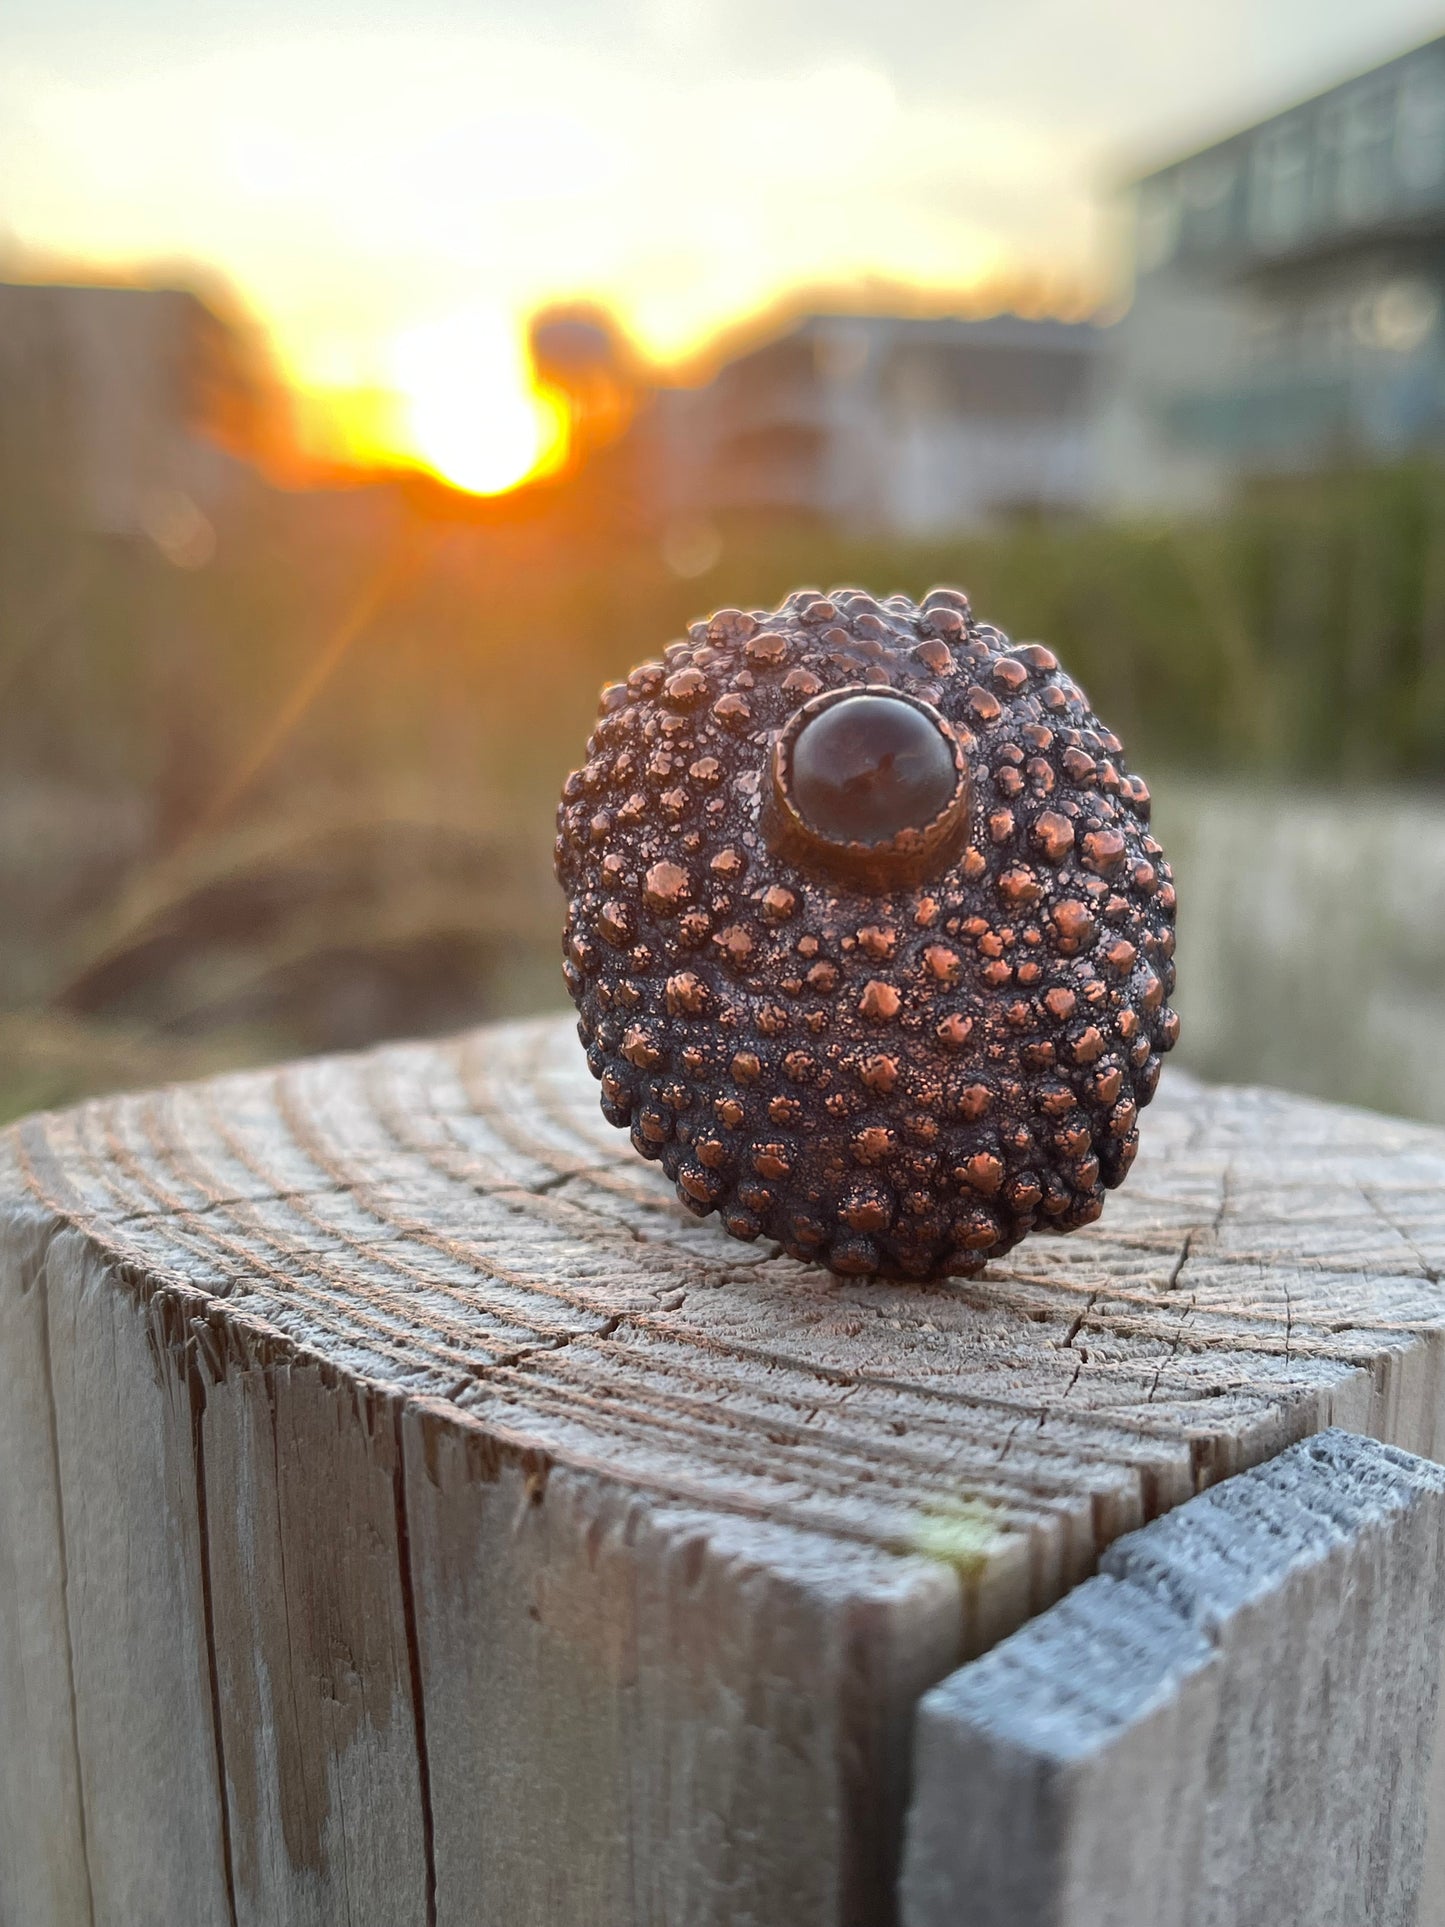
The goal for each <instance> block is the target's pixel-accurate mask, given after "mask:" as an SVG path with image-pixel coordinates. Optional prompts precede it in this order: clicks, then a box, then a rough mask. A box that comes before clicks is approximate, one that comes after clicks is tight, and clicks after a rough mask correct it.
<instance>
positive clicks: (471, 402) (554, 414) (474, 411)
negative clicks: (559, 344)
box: [392, 309, 567, 495]
mask: <svg viewBox="0 0 1445 1927" xmlns="http://www.w3.org/2000/svg"><path fill="white" fill-rule="evenodd" d="M392 372H393V379H394V385H395V389H396V392H397V396H398V399H399V401H400V404H401V423H400V426H401V433H402V437H403V439H404V441H405V443H406V446H407V448H408V450H409V452H410V453H411V454H412V456H413V457H414V458H415V459H416V460H417V461H419V462H420V463H421V464H422V465H423V466H425V467H426V468H429V469H430V470H431V471H432V472H433V473H434V474H436V475H439V476H440V477H441V478H442V480H443V481H446V482H450V483H451V484H452V485H453V486H454V487H456V488H459V489H463V490H465V491H466V493H468V494H469V495H501V494H503V493H505V491H506V490H507V489H511V488H515V487H516V486H517V485H518V483H520V482H526V481H531V480H533V479H535V478H536V477H538V476H542V475H548V474H551V473H554V472H555V471H556V470H557V469H558V468H560V467H561V466H562V464H563V462H564V461H565V459H566V455H567V411H566V408H565V406H564V404H563V403H562V401H561V400H560V398H559V397H557V396H555V395H553V394H551V393H549V392H548V391H547V390H546V389H544V388H541V387H539V386H538V384H537V380H536V377H535V374H534V372H533V369H532V366H531V363H530V361H529V360H528V357H527V352H526V348H525V346H524V344H523V341H522V339H521V336H520V335H519V333H518V331H517V330H516V329H515V328H513V327H512V326H511V325H510V324H509V322H508V320H507V318H506V317H505V316H504V315H502V314H500V313H498V312H496V311H494V310H490V309H471V310H468V311H467V312H466V313H463V314H457V315H452V316H449V317H448V318H447V319H446V320H444V321H436V322H430V323H428V324H427V325H425V326H424V327H420V328H416V329H413V330H412V331H411V332H410V333H409V334H406V335H404V336H403V337H402V338H401V340H400V341H398V342H397V344H396V349H395V353H394V355H393V370H392Z"/></svg>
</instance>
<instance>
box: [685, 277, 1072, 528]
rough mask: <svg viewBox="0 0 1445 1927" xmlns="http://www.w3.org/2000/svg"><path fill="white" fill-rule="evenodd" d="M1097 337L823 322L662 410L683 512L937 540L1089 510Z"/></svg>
mask: <svg viewBox="0 0 1445 1927" xmlns="http://www.w3.org/2000/svg"><path fill="white" fill-rule="evenodd" d="M1098 344H1099V330H1098V329H1097V328H1095V327H1093V326H1092V325H1090V324H1088V323H1073V322H1062V321H1030V320H1023V319H1021V318H1020V317H1018V316H1016V315H999V316H995V317H993V318H992V319H989V320H979V321H966V320H957V319H942V320H923V319H916V318H911V317H901V316H897V315H814V316H811V317H809V318H808V319H806V320H804V321H801V322H800V323H798V324H797V325H796V326H795V327H793V328H792V329H790V330H789V331H788V332H786V333H784V334H782V335H780V336H778V337H776V338H774V339H773V340H770V341H767V342H765V343H763V344H762V345H761V346H759V347H757V348H755V349H753V350H752V351H750V352H749V353H746V354H742V355H740V356H738V357H737V358H736V359H734V360H732V361H729V362H727V363H726V364H725V365H724V366H723V367H722V368H721V369H720V370H719V371H718V373H717V375H716V376H715V377H714V379H713V380H712V381H711V382H710V383H708V384H707V386H705V387H703V388H697V389H691V390H687V389H678V390H673V391H671V392H670V393H665V394H664V395H662V396H660V397H659V398H658V400H659V403H660V407H659V409H658V410H657V411H655V414H654V419H653V421H652V423H651V424H650V426H651V428H652V431H653V433H654V434H657V435H659V436H660V439H661V442H662V446H663V459H662V465H661V472H662V476H663V478H664V479H663V483H662V486H663V489H664V493H665V497H666V499H667V501H668V502H669V503H670V505H671V506H672V508H673V509H674V510H675V511H677V512H680V513H687V514H692V515H695V516H727V515H732V514H748V513H757V514H765V515H769V516H778V515H789V516H796V517H800V518H804V519H810V520H817V521H825V522H831V523H835V524H841V525H844V526H848V527H853V528H859V529H865V530H870V531H879V532H887V533H893V534H899V535H904V536H916V537H926V536H931V535H939V534H947V533H949V532H951V531H954V530H957V529H959V528H961V527H973V526H976V525H978V524H980V523H982V522H986V521H987V520H989V519H990V518H991V517H994V516H998V515H1001V514H1007V513H1018V512H1035V511H1040V510H1054V511H1059V510H1069V509H1077V508H1080V507H1081V506H1082V505H1083V504H1084V502H1085V501H1086V500H1087V498H1088V495H1089V493H1090V490H1091V487H1092V479H1093V478H1092V474H1091V470H1090V452H1091V440H1090V426H1089V425H1090V413H1091V405H1092V385H1093V375H1094V367H1095V361H1096V357H1097V351H1098Z"/></svg>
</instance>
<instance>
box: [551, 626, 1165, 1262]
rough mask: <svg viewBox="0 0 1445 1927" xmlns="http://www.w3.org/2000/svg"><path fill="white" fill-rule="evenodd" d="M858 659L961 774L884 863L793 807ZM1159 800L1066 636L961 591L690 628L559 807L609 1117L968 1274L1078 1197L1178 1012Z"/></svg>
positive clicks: (589, 1021)
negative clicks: (809, 726)
mask: <svg viewBox="0 0 1445 1927" xmlns="http://www.w3.org/2000/svg"><path fill="white" fill-rule="evenodd" d="M869 685H875V686H878V687H880V688H887V689H890V690H892V691H894V692H896V693H897V694H898V695H901V696H904V697H908V698H912V699H913V700H914V702H915V703H919V704H923V705H926V706H927V710H928V712H929V713H930V714H932V715H934V716H936V718H937V719H938V722H937V726H938V727H939V728H940V729H941V730H942V731H944V732H945V733H946V736H947V737H948V738H949V739H951V742H953V743H956V745H957V762H958V767H959V772H960V788H959V791H958V794H957V798H956V800H955V804H954V806H953V817H952V818H949V819H948V820H945V817H946V816H947V813H946V812H945V814H944V816H941V817H940V818H939V820H938V821H937V822H936V823H934V824H932V825H929V826H925V825H919V826H917V835H916V836H905V837H903V838H902V839H900V848H899V850H898V851H897V852H896V853H895V855H894V856H893V857H890V855H889V853H888V852H886V851H885V852H883V853H882V855H881V857H880V854H879V852H877V851H870V850H867V849H864V848H859V847H857V846H855V848H854V852H853V857H852V859H850V858H849V856H848V853H847V852H843V853H842V857H841V861H840V853H839V851H838V850H837V849H836V847H835V848H833V849H831V850H830V849H826V848H824V847H822V846H821V845H819V846H818V847H814V848H810V847H809V841H808V837H807V835H806V826H804V828H803V831H802V832H800V830H799V826H798V825H797V823H796V822H795V821H793V822H790V816H791V812H790V807H789V796H788V773H787V755H786V744H787V742H788V741H790V740H793V739H794V738H795V737H796V735H797V732H798V729H799V728H800V727H801V726H802V725H800V724H799V723H798V722H797V721H795V720H794V719H795V717H796V715H797V712H798V711H799V710H800V709H802V708H803V707H804V706H805V705H809V704H811V703H813V701H814V699H816V698H819V697H821V696H822V695H823V694H824V693H825V692H827V691H838V690H844V689H850V688H864V687H867V686H869ZM790 723H791V724H792V728H791V730H790V729H789V725H790ZM780 743H781V744H782V745H783V748H781V749H780ZM955 819H956V820H955ZM1148 820H1149V792H1148V790H1147V788H1146V787H1145V785H1144V784H1143V782H1141V781H1140V779H1139V778H1138V777H1137V776H1132V775H1130V774H1129V773H1128V772H1127V770H1126V769H1125V765H1124V761H1123V757H1122V755H1121V754H1120V744H1119V741H1118V738H1117V737H1115V736H1113V735H1112V734H1111V733H1110V732H1109V731H1108V730H1107V729H1106V728H1105V727H1104V726H1103V724H1102V723H1100V722H1099V720H1098V718H1097V717H1096V716H1094V715H1093V713H1092V712H1091V711H1090V709H1089V707H1088V704H1087V702H1086V701H1085V698H1084V696H1083V694H1082V692H1081V691H1080V690H1079V688H1078V687H1077V685H1076V684H1075V683H1073V682H1072V681H1071V680H1070V679H1069V677H1068V676H1067V675H1065V674H1064V673H1063V671H1062V670H1061V669H1060V668H1059V665H1058V662H1057V661H1056V659H1055V657H1054V656H1053V655H1052V654H1051V652H1050V651H1049V650H1047V649H1044V648H1041V647H1040V646H1038V645H1037V644H1026V645H1024V646H1021V647H1019V648H1014V647H1013V646H1012V645H1011V644H1010V642H1009V640H1008V638H1007V637H1006V636H1004V635H1002V634H1000V632H999V631H998V630H997V629H993V628H990V627H987V626H986V625H984V624H981V623H978V622H976V621H975V620H974V619H973V616H972V614H971V613H970V610H969V605H968V600H967V598H966V597H965V596H963V595H961V594H960V593H959V592H958V591H956V590H953V589H936V590H934V591H933V593H932V594H931V595H929V596H928V597H927V598H926V599H925V600H924V602H923V604H922V606H921V607H915V606H914V604H913V603H912V602H910V601H908V600H907V598H906V597H903V596H890V597H889V598H888V599H887V600H886V601H883V602H880V601H877V600H875V599H874V598H873V597H872V596H869V595H866V594H864V593H863V592H861V591H859V590H837V591H834V592H832V593H831V594H829V595H826V596H824V595H821V594H819V593H817V592H816V591H811V590H802V591H799V592H798V593H797V594H795V595H792V596H790V597H789V598H788V600H787V601H786V602H785V603H784V604H783V605H782V607H781V608H780V609H778V610H776V611H773V612H771V613H768V612H764V611H761V610H759V611H754V612H753V613H751V614H748V613H744V612H742V611H739V610H736V609H727V610H723V611H722V612H721V613H720V614H718V615H715V616H714V617H713V618H712V620H711V621H710V622H699V623H695V624H693V626H692V628H691V629H690V630H689V632H688V638H687V640H686V641H684V642H676V643H674V644H672V646H671V647H670V648H669V649H668V650H667V651H666V653H665V656H664V659H663V661H662V662H660V663H658V662H650V663H644V664H643V665H642V667H641V668H639V669H634V670H633V672H632V674H631V675H630V676H629V677H628V679H627V682H626V683H625V684H621V683H618V684H614V685H612V686H611V687H610V688H608V689H606V690H604V691H603V694H602V702H601V709H600V714H599V720H598V723H597V727H596V730H595V731H594V733H593V735H592V738H591V740H590V741H589V743H588V761H587V763H586V764H585V765H584V767H583V768H582V769H580V770H578V771H576V772H574V774H573V775H572V776H570V777H569V778H568V779H567V784H566V788H565V790H564V792H563V797H562V803H561V806H560V809H559V812H558V828H559V832H560V833H559V836H558V839H557V875H558V878H559V880H560V882H561V884H562V887H563V889H564V890H565V891H566V893H567V897H568V917H567V929H566V935H565V939H564V944H565V955H566V964H565V970H566V977H567V984H568V988H569V989H570V991H571V993H572V996H573V999H574V1001H575V1002H576V1004H577V1007H578V1010H579V1011H580V1013H581V1017H580V1022H579V1024H578V1029H579V1031H580V1033H581V1036H582V1041H583V1043H584V1044H585V1045H586V1047H587V1061H588V1063H589V1064H590V1065H591V1067H592V1070H593V1072H594V1074H595V1075H596V1076H597V1077H598V1078H600V1079H601V1082H602V1108H603V1111H604V1112H605V1114H606V1115H607V1117H608V1118H609V1119H610V1120H611V1121H612V1122H613V1123H614V1124H617V1125H628V1126H630V1127H631V1132H632V1141H633V1143H634V1144H635V1145H636V1147H637V1149H638V1150H639V1151H640V1152H641V1153H642V1155H643V1156H644V1157H648V1158H658V1159H660V1160H661V1162H662V1164H663V1167H664V1169H665V1170H666V1171H667V1174H668V1176H669V1177H670V1178H672V1179H673V1180H674V1182H675V1183H676V1186H677V1192H678V1196H679V1197H680V1198H681V1199H682V1201H683V1203H684V1204H686V1205H687V1206H688V1207H689V1208H690V1209H691V1210H693V1211H695V1212H696V1213H698V1215H699V1216H702V1215H705V1214H706V1213H708V1212H710V1211H718V1212H720V1213H721V1214H722V1219H723V1222H724V1224H725V1225H726V1226H727V1229H728V1230H729V1231H730V1232H732V1233H733V1234H734V1236H736V1237H740V1238H756V1237H758V1236H759V1235H763V1236H766V1237H768V1238H772V1239H776V1240H777V1241H778V1242H779V1243H780V1244H781V1245H782V1246H783V1247H784V1248H785V1249H786V1250H787V1251H789V1252H791V1253H792V1254H793V1255H794V1256H796V1257H799V1258H808V1259H814V1260H816V1261H818V1262H819V1263H821V1264H826V1265H829V1266H831V1267H832V1269H833V1270H835V1271H842V1272H854V1273H865V1274H866V1273H873V1272H877V1273H881V1274H882V1275H883V1276H885V1277H901V1278H925V1277H930V1276H936V1275H939V1274H942V1273H953V1274H956V1275H965V1276H966V1275H971V1274H973V1273H976V1272H978V1271H980V1270H982V1268H983V1266H984V1264H985V1263H986V1262H987V1260H988V1259H989V1258H991V1257H995V1256H997V1255H998V1254H999V1253H1001V1252H1004V1251H1007V1250H1008V1249H1009V1247H1010V1246H1012V1245H1014V1244H1016V1243H1017V1242H1018V1240H1019V1239H1020V1238H1021V1237H1023V1236H1024V1234H1025V1233H1026V1232H1028V1231H1030V1230H1033V1229H1035V1228H1039V1229H1049V1230H1055V1231H1068V1230H1072V1229H1073V1228H1074V1227H1075V1226H1077V1225H1081V1224H1087V1223H1089V1222H1090V1221H1091V1220H1092V1219H1094V1218H1096V1217H1098V1215H1099V1212H1100V1210H1101V1209H1102V1207H1103V1197H1104V1190H1105V1188H1106V1187H1108V1186H1111V1185H1116V1184H1118V1183H1119V1182H1120V1181H1121V1180H1122V1179H1123V1177H1124V1174H1125V1173H1126V1172H1127V1170H1128V1169H1129V1165H1130V1163H1131V1161H1132V1160H1133V1157H1134V1153H1135V1150H1136V1148H1137V1145H1138V1132H1137V1128H1136V1125H1137V1118H1138V1113H1139V1109H1140V1107H1141V1106H1142V1105H1144V1104H1147V1103H1148V1101H1149V1099H1150V1098H1151V1097H1152V1096H1153V1094H1154V1089H1155V1086H1156V1084H1157V1083H1158V1079H1159V1061H1160V1053H1161V1052H1163V1051H1166V1050H1168V1049H1169V1048H1170V1046H1171V1045H1172V1044H1173V1043H1174V1041H1175V1038H1176V1036H1177V1035H1178V1020H1177V1019H1176V1017H1175V1015H1174V1013H1173V1011H1171V1010H1170V1009H1169V1008H1168V1007H1167V1002H1166V1000H1167V998H1168V996H1169V993H1170V991H1171V990H1172V989H1173V985H1174V966H1173V963H1172V962H1171V958H1172V956H1173V950H1174V931H1173V923H1174V887H1173V884H1172V882H1171V879H1170V874H1169V866H1168V864H1167V863H1166V862H1165V861H1164V859H1163V855H1162V852H1161V851H1160V848H1159V845H1158V843H1156V842H1155V841H1154V839H1153V838H1152V837H1151V836H1150V835H1149V832H1148V827H1147V826H1148ZM924 845H926V848H923V847H922V846H924ZM890 864H891V866H892V867H891V868H890Z"/></svg>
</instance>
